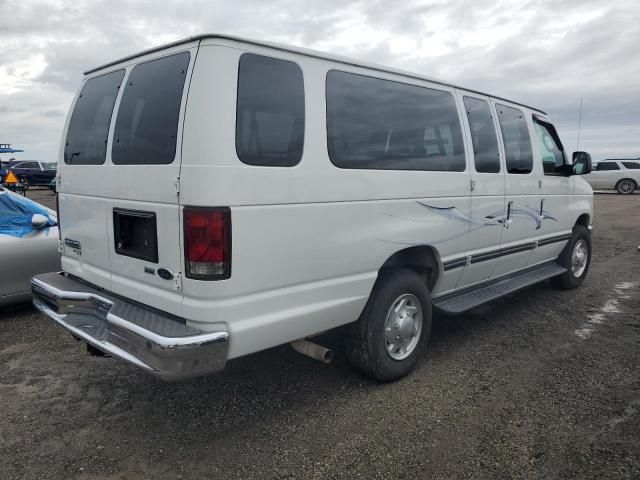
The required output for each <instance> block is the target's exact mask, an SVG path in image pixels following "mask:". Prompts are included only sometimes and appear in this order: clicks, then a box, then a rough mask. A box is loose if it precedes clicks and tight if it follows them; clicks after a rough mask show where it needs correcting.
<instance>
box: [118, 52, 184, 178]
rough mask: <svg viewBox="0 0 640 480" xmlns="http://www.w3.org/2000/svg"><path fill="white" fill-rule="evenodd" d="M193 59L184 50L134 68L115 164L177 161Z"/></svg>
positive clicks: (124, 96)
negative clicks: (183, 101)
mask: <svg viewBox="0 0 640 480" xmlns="http://www.w3.org/2000/svg"><path fill="white" fill-rule="evenodd" d="M189 58H190V54H189V52H182V53H177V54H175V55H170V56H168V57H163V58H159V59H157V60H151V61H149V62H145V63H141V64H139V65H136V66H135V67H133V69H132V70H131V73H130V74H129V78H128V79H127V84H126V86H125V89H124V93H123V94H122V100H121V102H120V107H119V109H118V117H117V119H116V126H115V130H114V135H113V149H112V152H111V159H112V161H113V163H114V164H117V165H138V164H143V165H149V164H167V163H171V162H173V160H174V158H175V156H176V138H177V136H178V120H179V115H180V104H181V103H182V92H183V90H184V82H185V78H186V76H187V68H188V67H189Z"/></svg>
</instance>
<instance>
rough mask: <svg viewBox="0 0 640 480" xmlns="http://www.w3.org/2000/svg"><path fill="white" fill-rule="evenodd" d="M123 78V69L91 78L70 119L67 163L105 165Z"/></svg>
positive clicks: (66, 149)
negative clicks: (108, 141)
mask: <svg viewBox="0 0 640 480" xmlns="http://www.w3.org/2000/svg"><path fill="white" fill-rule="evenodd" d="M123 78H124V70H117V71H115V72H111V73H107V74H106V75H101V76H99V77H95V78H90V79H89V80H87V81H86V82H85V84H84V85H83V86H82V90H80V95H79V96H78V99H77V100H76V104H75V106H74V107H73V113H72V114H71V120H69V128H68V130H67V139H66V140H65V143H64V163H66V164H68V165H100V164H103V163H104V159H105V156H106V154H107V137H108V135H109V125H110V124H111V115H113V106H114V105H115V103H116V97H117V96H118V89H119V88H120V85H121V84H122V79H123Z"/></svg>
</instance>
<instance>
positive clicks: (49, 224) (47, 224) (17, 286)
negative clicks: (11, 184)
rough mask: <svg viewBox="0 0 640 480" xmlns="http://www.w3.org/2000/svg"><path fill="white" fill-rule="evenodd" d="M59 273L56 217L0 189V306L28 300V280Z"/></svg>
mask: <svg viewBox="0 0 640 480" xmlns="http://www.w3.org/2000/svg"><path fill="white" fill-rule="evenodd" d="M51 269H53V270H59V269H60V254H59V253H58V225H57V217H56V214H55V212H54V211H53V210H50V209H48V208H46V207H44V206H42V205H40V204H39V203H36V202H34V201H33V200H30V199H28V198H25V197H23V196H22V195H17V194H16V193H13V192H10V191H9V190H7V189H6V188H2V187H0V306H1V305H7V304H10V303H18V302H22V301H26V300H29V299H30V298H31V277H33V276H34V275H37V274H38V273H42V272H49V271H51Z"/></svg>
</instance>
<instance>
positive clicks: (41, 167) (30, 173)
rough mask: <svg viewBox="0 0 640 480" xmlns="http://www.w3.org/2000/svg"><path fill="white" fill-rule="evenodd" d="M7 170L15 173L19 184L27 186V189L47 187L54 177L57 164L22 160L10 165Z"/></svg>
mask: <svg viewBox="0 0 640 480" xmlns="http://www.w3.org/2000/svg"><path fill="white" fill-rule="evenodd" d="M9 170H11V171H12V172H13V173H15V174H16V176H17V177H18V178H19V179H20V181H21V183H24V184H25V185H27V188H28V187H29V186H44V187H48V186H49V184H50V183H51V180H52V179H53V178H55V176H56V172H57V164H56V163H55V162H39V161H36V160H24V161H22V162H15V163H12V164H11V165H10V166H9Z"/></svg>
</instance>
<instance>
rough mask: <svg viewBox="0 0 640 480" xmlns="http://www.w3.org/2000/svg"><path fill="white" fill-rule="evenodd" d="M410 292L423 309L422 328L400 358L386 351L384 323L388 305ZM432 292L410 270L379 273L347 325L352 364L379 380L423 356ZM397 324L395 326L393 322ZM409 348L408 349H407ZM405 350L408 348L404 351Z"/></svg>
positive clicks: (398, 374)
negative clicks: (362, 305) (364, 302)
mask: <svg viewBox="0 0 640 480" xmlns="http://www.w3.org/2000/svg"><path fill="white" fill-rule="evenodd" d="M407 294H408V295H413V297H415V298H416V299H417V301H418V302H419V303H420V307H421V309H422V329H421V331H420V333H419V335H417V336H416V337H414V338H417V343H415V347H413V350H412V351H411V353H410V354H409V355H408V356H407V357H406V358H403V359H401V360H396V359H394V358H392V357H391V355H392V354H391V353H389V352H388V351H387V341H386V339H385V323H386V320H387V314H388V313H389V310H390V309H391V307H392V306H393V305H394V304H395V303H396V301H397V300H398V299H399V298H400V297H401V296H402V295H407ZM432 315H433V314H432V309H431V296H430V295H429V290H428V289H427V286H426V285H425V282H424V280H423V279H422V278H421V277H420V276H419V275H418V274H417V273H415V272H413V271H411V270H394V271H391V272H388V273H386V274H384V275H382V276H381V277H380V278H379V279H378V281H377V282H376V285H375V286H374V288H373V291H372V292H371V296H370V297H369V300H368V301H367V305H366V306H365V308H364V311H363V312H362V314H361V315H360V318H359V319H358V320H357V321H356V322H355V323H353V324H351V325H350V326H349V329H348V335H347V355H348V357H349V361H350V362H351V364H352V365H353V366H354V367H356V368H357V369H359V370H361V371H362V372H363V373H364V374H365V375H367V376H369V377H371V378H374V379H376V380H378V381H381V382H389V381H392V380H396V379H398V378H401V377H404V376H405V375H407V374H408V373H409V372H411V370H413V368H414V367H415V365H416V363H417V361H418V359H420V357H422V356H423V354H424V352H425V350H426V345H427V342H428V341H429V336H430V333H431V319H432ZM396 328H397V326H396ZM407 350H410V349H407ZM407 353H408V352H407Z"/></svg>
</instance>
